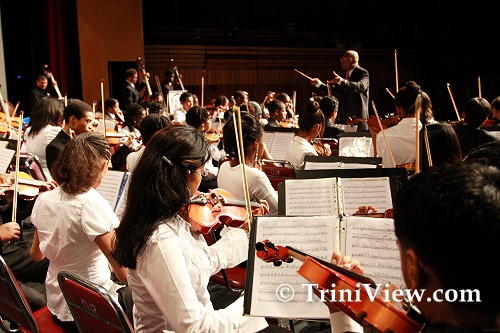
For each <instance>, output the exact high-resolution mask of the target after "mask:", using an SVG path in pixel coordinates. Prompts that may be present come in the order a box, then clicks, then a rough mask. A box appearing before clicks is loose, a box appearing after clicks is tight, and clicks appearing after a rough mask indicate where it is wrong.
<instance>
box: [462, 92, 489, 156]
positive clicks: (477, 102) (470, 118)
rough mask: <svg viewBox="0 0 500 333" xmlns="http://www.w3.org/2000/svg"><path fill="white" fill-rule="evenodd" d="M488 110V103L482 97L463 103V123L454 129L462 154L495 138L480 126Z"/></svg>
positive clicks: (486, 116) (486, 117)
mask: <svg viewBox="0 0 500 333" xmlns="http://www.w3.org/2000/svg"><path fill="white" fill-rule="evenodd" d="M490 112H491V107H490V103H489V102H488V101H487V100H486V99H484V98H478V97H474V98H471V99H470V100H468V101H467V103H465V106H464V112H463V117H464V123H463V124H459V125H458V126H457V128H456V129H455V131H456V132H457V135H458V139H459V140H460V147H461V148H462V153H463V154H464V155H467V154H469V152H471V151H472V150H473V149H474V148H475V147H478V146H480V145H482V144H484V143H488V142H492V141H496V140H497V138H495V137H494V136H493V135H491V134H490V133H488V131H485V130H484V129H482V128H480V127H481V125H482V124H483V123H484V122H485V121H486V120H487V119H488V116H489V115H490Z"/></svg>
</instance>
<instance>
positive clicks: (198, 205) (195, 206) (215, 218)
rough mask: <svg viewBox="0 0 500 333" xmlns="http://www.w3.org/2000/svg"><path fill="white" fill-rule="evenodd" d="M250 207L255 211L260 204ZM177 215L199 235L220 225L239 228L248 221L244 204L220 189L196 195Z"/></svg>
mask: <svg viewBox="0 0 500 333" xmlns="http://www.w3.org/2000/svg"><path fill="white" fill-rule="evenodd" d="M251 207H252V211H253V210H255V211H257V210H258V209H260V204H259V203H258V202H256V201H253V202H252V203H251ZM179 215H180V216H181V217H182V218H183V219H185V220H186V221H187V222H189V224H190V225H191V229H192V230H194V231H198V232H199V233H201V234H207V233H209V232H210V231H212V230H217V228H218V227H219V226H220V225H221V224H225V225H227V226H229V227H240V226H241V225H242V224H243V223H245V222H246V221H248V219H249V217H248V213H247V211H246V208H245V202H244V201H243V200H239V199H236V198H235V197H234V196H233V195H232V194H230V193H229V192H227V191H225V190H223V189H220V188H217V189H213V190H210V191H209V193H201V192H200V193H198V195H196V196H194V197H193V198H191V199H190V200H189V205H188V207H185V206H183V207H182V208H181V209H180V211H179Z"/></svg>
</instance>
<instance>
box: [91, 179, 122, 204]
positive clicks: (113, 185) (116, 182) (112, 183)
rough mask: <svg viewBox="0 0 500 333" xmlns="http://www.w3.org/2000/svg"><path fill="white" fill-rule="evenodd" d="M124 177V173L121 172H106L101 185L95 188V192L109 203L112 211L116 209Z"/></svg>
mask: <svg viewBox="0 0 500 333" xmlns="http://www.w3.org/2000/svg"><path fill="white" fill-rule="evenodd" d="M124 176H125V172H123V171H115V170H108V172H107V173H106V176H105V177H104V179H103V180H102V183H101V185H99V187H98V188H96V190H97V192H99V194H101V195H102V197H103V198H104V199H106V200H107V201H108V202H109V204H110V206H111V208H112V209H113V210H114V209H115V207H116V203H117V200H118V196H119V194H120V189H121V186H122V181H123V177H124Z"/></svg>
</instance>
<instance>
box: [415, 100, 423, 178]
mask: <svg viewBox="0 0 500 333" xmlns="http://www.w3.org/2000/svg"><path fill="white" fill-rule="evenodd" d="M421 112H422V94H418V95H417V99H416V100H415V123H416V124H415V126H416V130H415V132H416V134H415V174H417V173H420V129H419V128H418V127H419V126H418V125H419V123H420V113H421Z"/></svg>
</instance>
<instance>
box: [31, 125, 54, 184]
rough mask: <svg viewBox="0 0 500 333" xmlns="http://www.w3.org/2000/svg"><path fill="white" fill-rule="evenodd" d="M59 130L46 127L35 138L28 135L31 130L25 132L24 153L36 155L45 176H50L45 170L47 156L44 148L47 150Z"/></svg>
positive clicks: (50, 126) (49, 126)
mask: <svg viewBox="0 0 500 333" xmlns="http://www.w3.org/2000/svg"><path fill="white" fill-rule="evenodd" d="M61 129H62V127H60V126H53V125H47V126H45V127H44V128H42V129H41V130H40V132H38V133H37V134H36V135H35V136H30V135H29V132H30V130H31V128H28V129H27V130H26V135H25V138H26V151H27V152H28V153H32V154H34V155H36V156H37V157H38V158H39V159H40V164H41V165H42V169H43V172H44V173H45V176H50V172H49V169H48V168H47V158H46V156H47V155H46V154H45V148H47V146H48V145H49V143H50V142H51V141H52V140H54V138H55V137H56V136H57V134H59V132H60V131H61Z"/></svg>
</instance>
